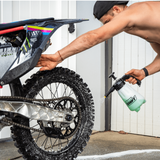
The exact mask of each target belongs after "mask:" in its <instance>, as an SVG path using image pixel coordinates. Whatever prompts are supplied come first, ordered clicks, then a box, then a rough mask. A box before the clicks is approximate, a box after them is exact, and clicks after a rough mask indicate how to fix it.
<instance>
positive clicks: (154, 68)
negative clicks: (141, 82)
mask: <svg viewBox="0 0 160 160" xmlns="http://www.w3.org/2000/svg"><path fill="white" fill-rule="evenodd" d="M145 68H146V69H147V70H148V73H149V75H152V74H154V73H156V72H159V71H160V55H157V56H156V58H155V59H154V61H153V62H152V63H151V64H150V65H148V66H146V67H145Z"/></svg>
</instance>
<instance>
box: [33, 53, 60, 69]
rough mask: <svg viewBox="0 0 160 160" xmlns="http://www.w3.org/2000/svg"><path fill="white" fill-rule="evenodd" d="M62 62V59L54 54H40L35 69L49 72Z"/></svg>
mask: <svg viewBox="0 0 160 160" xmlns="http://www.w3.org/2000/svg"><path fill="white" fill-rule="evenodd" d="M61 62H62V58H61V57H60V55H59V54H58V52H56V53H55V54H42V55H41V58H40V59H39V61H38V63H37V65H36V67H41V68H40V71H44V70H51V69H53V68H55V67H56V66H57V65H58V64H59V63H61Z"/></svg>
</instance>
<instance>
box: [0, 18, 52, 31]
mask: <svg viewBox="0 0 160 160" xmlns="http://www.w3.org/2000/svg"><path fill="white" fill-rule="evenodd" d="M53 20H54V18H44V19H28V20H23V21H16V22H11V23H6V24H0V30H4V29H10V28H13V27H19V26H24V25H27V24H34V23H39V22H43V21H53Z"/></svg>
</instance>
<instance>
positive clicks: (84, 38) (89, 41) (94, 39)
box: [60, 31, 103, 59]
mask: <svg viewBox="0 0 160 160" xmlns="http://www.w3.org/2000/svg"><path fill="white" fill-rule="evenodd" d="M102 41H103V40H101V38H100V37H99V35H98V34H97V33H96V32H94V31H90V32H87V33H85V34H83V35H81V36H80V37H78V38H77V39H75V40H74V41H73V42H71V43H70V44H69V45H67V46H66V47H64V48H63V49H61V50H60V54H61V56H62V58H63V59H65V58H68V57H70V56H72V55H74V54H77V53H79V52H82V51H84V50H86V49H89V48H91V47H93V46H95V45H96V44H98V43H100V42H102Z"/></svg>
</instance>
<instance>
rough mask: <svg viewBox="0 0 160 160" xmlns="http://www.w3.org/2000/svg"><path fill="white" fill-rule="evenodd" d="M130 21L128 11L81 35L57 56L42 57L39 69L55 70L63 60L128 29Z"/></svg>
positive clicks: (56, 54)
mask: <svg viewBox="0 0 160 160" xmlns="http://www.w3.org/2000/svg"><path fill="white" fill-rule="evenodd" d="M129 21H130V18H129V14H128V11H127V12H126V11H124V12H122V13H120V14H119V15H117V16H116V17H115V18H113V20H111V21H110V22H109V23H107V24H105V25H103V26H102V27H100V28H98V29H95V30H92V31H89V32H87V33H85V34H83V35H81V36H80V37H78V38H77V39H75V40H74V41H73V42H71V43H70V44H69V45H67V46H66V47H64V48H63V49H61V50H59V53H58V52H56V53H55V54H51V55H42V56H41V58H40V60H39V62H38V64H37V67H42V68H41V69H40V70H41V71H42V70H50V69H52V68H54V67H55V66H56V65H57V64H58V63H60V62H61V61H62V60H63V59H66V58H67V57H70V56H72V55H74V54H77V53H79V52H82V51H84V50H86V49H89V48H91V47H93V46H95V45H96V44H99V43H101V42H103V41H105V40H107V39H109V38H111V37H113V36H114V35H116V34H118V33H120V32H122V31H123V30H124V28H126V26H127V25H128V24H129ZM59 54H60V55H59ZM51 63H52V64H51Z"/></svg>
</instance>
